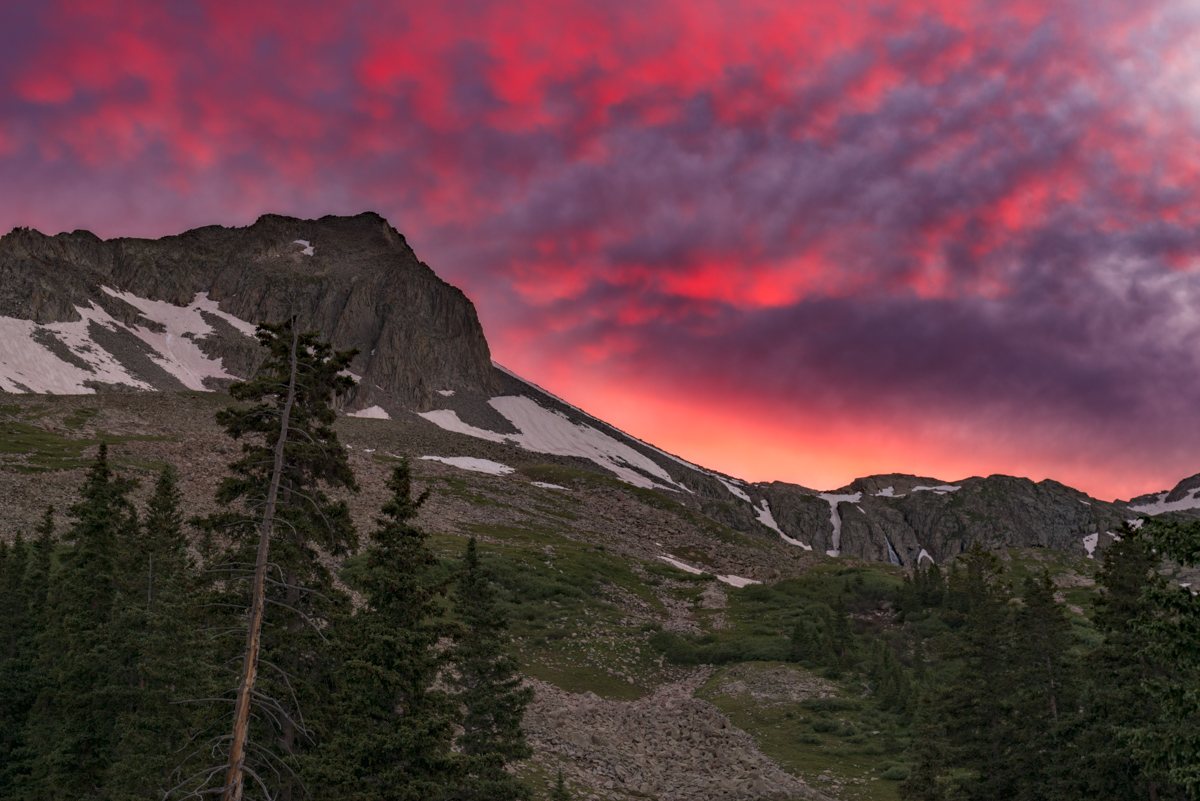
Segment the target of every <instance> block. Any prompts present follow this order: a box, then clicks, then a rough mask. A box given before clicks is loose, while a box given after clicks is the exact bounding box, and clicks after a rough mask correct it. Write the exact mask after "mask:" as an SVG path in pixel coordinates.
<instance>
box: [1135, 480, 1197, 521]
mask: <svg viewBox="0 0 1200 801" xmlns="http://www.w3.org/2000/svg"><path fill="white" fill-rule="evenodd" d="M1170 494H1171V493H1170V492H1169V491H1168V492H1160V493H1159V494H1158V500H1157V501H1155V502H1154V503H1147V504H1142V505H1141V506H1130V507H1129V508H1130V509H1131V510H1132V511H1134V512H1141V513H1142V514H1147V515H1161V514H1165V513H1167V512H1182V511H1183V510H1185V509H1200V487H1197V488H1196V489H1194V490H1192V491H1191V493H1189V494H1188V495H1186V496H1184V497H1183V498H1180V499H1179V500H1177V501H1171V502H1170V503H1168V502H1167V496H1168V495H1170Z"/></svg>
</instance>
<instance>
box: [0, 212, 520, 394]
mask: <svg viewBox="0 0 1200 801" xmlns="http://www.w3.org/2000/svg"><path fill="white" fill-rule="evenodd" d="M198 298H204V301H205V302H206V303H207V302H215V304H216V308H215V309H211V308H207V307H206V308H204V309H200V308H199V307H196V308H195V309H193V311H194V315H193V316H194V317H195V319H199V320H202V321H203V322H204V323H207V325H206V326H205V328H206V330H205V331H183V332H175V333H176V334H181V335H182V336H184V337H190V338H192V339H193V340H194V341H195V342H196V343H197V345H198V346H199V347H200V348H201V349H202V350H203V351H204V354H205V355H206V356H207V357H208V358H209V359H212V360H220V363H221V364H220V368H219V370H220V371H222V372H224V373H227V374H228V375H230V376H235V377H245V376H247V375H249V374H250V373H251V372H252V371H253V369H254V368H255V367H256V366H257V359H258V358H261V356H260V355H259V354H258V353H257V345H256V343H255V342H254V341H253V340H252V339H251V338H250V337H249V336H248V335H247V332H246V331H245V330H242V327H241V326H239V325H238V324H237V323H238V321H242V322H245V323H250V324H255V323H258V322H262V321H275V320H280V319H283V318H284V317H286V316H287V315H288V314H289V313H297V314H299V316H300V318H301V321H302V324H304V325H306V326H308V327H311V328H315V329H318V330H319V331H321V333H322V335H323V336H325V337H326V338H328V339H329V340H330V341H332V342H333V344H334V347H336V348H339V349H345V348H358V349H359V350H360V353H359V355H358V357H356V359H355V361H354V364H353V365H352V367H351V369H352V371H353V372H354V373H355V374H356V375H358V376H360V377H361V380H360V385H359V390H358V392H357V394H356V396H354V397H352V398H351V399H350V403H351V404H352V405H353V406H356V407H357V406H369V405H371V404H372V403H375V402H378V401H379V399H380V398H383V397H387V398H389V399H391V400H392V401H394V402H396V403H399V404H401V405H404V406H408V407H411V408H416V409H427V408H429V407H430V404H431V402H432V399H433V397H434V393H435V392H436V391H438V390H445V389H459V390H467V391H474V392H478V393H480V394H489V393H492V392H494V391H495V390H496V378H495V376H494V374H493V370H492V367H491V354H490V352H489V350H488V345H487V340H486V339H485V337H484V335H483V330H482V328H481V327H480V325H479V319H478V316H477V314H476V312H475V307H474V305H473V304H472V303H471V301H470V300H468V299H467V297H466V296H465V295H464V294H463V293H462V292H461V291H460V290H458V289H457V288H455V287H453V286H451V285H450V284H448V283H446V282H445V281H443V280H441V279H440V278H438V277H437V275H435V274H434V272H433V270H431V269H430V268H429V267H428V266H427V265H426V264H424V263H422V262H421V261H420V260H419V259H418V258H417V256H416V254H415V253H414V252H413V250H412V248H411V247H409V245H408V243H407V241H405V239H404V237H403V236H402V235H401V234H400V233H399V232H398V231H396V230H395V229H394V228H393V227H392V226H391V225H390V224H389V223H388V222H387V221H386V220H385V219H384V218H383V217H381V216H380V215H378V214H376V213H374V212H366V213H363V214H359V215H356V216H353V217H333V216H329V217H322V218H321V219H319V220H302V219H298V218H295V217H285V216H281V215H276V214H267V215H263V216H262V217H260V218H259V219H258V220H257V221H256V222H255V223H254V224H253V225H250V226H247V227H245V228H225V227H222V226H216V225H213V226H206V227H203V228H197V229H194V230H191V231H186V232H184V233H182V234H178V235H175V236H167V237H163V238H161V239H155V240H150V239H135V238H118V239H110V240H102V239H100V238H99V237H97V236H95V235H94V234H92V233H90V232H88V231H74V232H72V233H64V234H58V235H57V236H47V235H45V234H42V233H40V232H38V231H34V230H30V229H24V228H21V229H16V230H14V231H13V232H11V233H9V234H7V235H5V236H4V237H3V238H0V319H3V318H7V319H9V320H11V321H28V322H29V323H32V324H33V325H32V326H28V325H26V326H25V327H24V328H21V326H15V327H14V326H13V325H12V324H10V325H9V327H11V328H13V332H9V334H10V336H11V335H13V334H14V332H15V333H17V334H20V333H24V335H25V336H26V337H27V338H28V339H29V340H30V341H31V342H33V343H34V345H38V346H39V347H41V348H42V349H43V350H47V351H49V353H50V354H53V355H55V357H56V358H57V359H58V360H60V361H62V362H64V363H67V364H73V365H74V366H75V367H76V369H77V370H82V371H84V372H90V373H94V374H96V378H95V380H93V381H90V382H89V381H86V380H85V381H83V382H82V384H81V386H83V387H84V388H83V389H81V391H88V389H97V388H112V387H119V386H126V387H134V388H142V387H147V386H148V387H153V388H158V389H179V388H183V387H184V386H189V384H188V383H187V382H186V381H185V382H184V383H183V384H182V385H179V382H178V381H175V382H172V381H171V380H169V377H164V375H162V374H161V373H162V370H161V369H158V370H156V369H155V367H156V366H157V367H162V364H163V363H164V362H165V361H169V360H170V358H171V357H170V355H169V354H165V353H161V352H157V351H154V348H153V343H152V342H151V343H150V351H147V348H146V346H145V343H147V342H148V341H149V340H150V339H151V338H150V337H149V336H148V335H146V334H145V332H147V331H149V332H161V330H162V329H163V328H164V323H163V321H162V320H155V319H154V314H152V313H150V312H147V310H146V308H145V305H146V304H144V303H141V302H139V299H140V301H151V302H153V301H162V302H165V303H168V304H171V305H172V306H175V307H180V308H181V309H183V308H187V307H189V306H190V305H194V304H196V303H197V299H198ZM155 308H158V307H155ZM88 310H95V312H94V313H91V312H88ZM216 312H220V313H223V314H227V315H231V316H232V318H233V319H232V320H230V319H225V318H222V317H221V314H217V313H216ZM85 313H86V315H85ZM161 313H166V314H168V315H170V314H171V313H170V312H169V310H168V311H166V312H162V310H161V309H160V316H161ZM85 316H86V318H87V319H86V320H85ZM63 323H78V324H80V325H81V326H82V328H80V329H79V330H78V331H74V330H73V331H72V332H71V334H70V336H68V335H67V332H65V330H54V326H55V324H63ZM18 329H20V330H18ZM6 330H7V329H6ZM139 332H140V333H139ZM72 337H73V338H74V340H72ZM139 338H140V341H141V342H142V343H143V344H142V345H139V344H138V343H137V341H136V340H139ZM68 340H72V341H74V346H73V345H72V341H68ZM75 340H77V341H75ZM39 343H40V345H39ZM34 345H31V346H29V348H30V349H33V350H34V351H36V352H31V353H25V354H24V355H23V356H21V358H24V359H25V360H26V362H28V364H26V365H25V369H23V370H20V372H21V375H20V376H17V377H15V378H14V380H13V382H11V383H12V384H13V387H16V388H18V389H19V388H20V387H21V386H25V387H27V388H29V389H32V390H35V391H37V390H38V379H37V378H36V377H35V376H34V375H32V374H31V373H37V372H38V371H39V370H41V371H45V370H53V363H52V362H51V361H48V359H49V357H48V356H47V355H46V353H43V352H41V351H38V350H37V349H36V348H34ZM87 348H93V349H94V348H99V349H100V350H103V351H104V352H105V353H106V354H107V356H105V357H104V359H102V360H104V361H106V363H107V362H109V361H111V362H113V364H111V365H109V366H110V367H111V368H112V369H110V370H108V373H105V374H103V375H102V374H101V373H103V371H97V365H96V364H92V363H91V362H90V361H89V356H88V353H87V352H85V350H81V349H87ZM108 357H111V359H110V358H108ZM12 369H13V370H18V368H15V367H13V368H12ZM167 373H172V371H171V369H167ZM119 375H127V376H128V377H129V378H130V380H129V381H123V382H122V381H112V380H107V381H106V380H105V378H110V379H111V378H112V376H119ZM177 377H178V376H177ZM22 378H23V379H24V380H22ZM209 383H210V384H211V381H210V382H209ZM84 385H86V386H84ZM205 386H208V384H206V385H205ZM11 388H12V387H10V389H11ZM41 391H50V390H47V389H43V390H41Z"/></svg>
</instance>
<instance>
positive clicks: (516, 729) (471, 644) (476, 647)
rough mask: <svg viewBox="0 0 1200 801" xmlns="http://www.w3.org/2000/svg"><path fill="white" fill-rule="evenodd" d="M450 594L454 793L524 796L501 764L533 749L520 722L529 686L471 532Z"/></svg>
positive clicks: (503, 798)
mask: <svg viewBox="0 0 1200 801" xmlns="http://www.w3.org/2000/svg"><path fill="white" fill-rule="evenodd" d="M454 600H455V607H456V608H457V610H458V614H459V618H460V620H461V621H462V631H461V633H460V635H459V637H458V642H457V643H456V644H455V647H454V652H453V656H452V659H453V662H454V678H453V680H452V683H453V684H454V686H455V687H456V688H457V689H458V694H457V695H456V697H455V699H456V700H457V701H458V702H459V703H460V704H461V705H462V708H463V717H462V723H461V725H462V727H463V733H462V734H461V735H460V736H459V738H458V746H459V747H460V748H461V749H462V752H463V754H464V755H465V756H466V757H467V760H468V762H467V770H468V777H467V780H466V782H465V783H464V786H463V788H462V789H461V790H460V792H459V793H458V795H457V797H458V798H464V799H466V798H470V799H478V800H479V801H485V800H489V801H490V800H492V799H494V801H507V800H508V799H525V798H528V797H529V790H528V788H526V787H525V785H524V784H522V783H521V782H520V781H519V780H518V779H517V778H516V777H515V776H513V775H511V774H509V773H508V772H507V771H506V770H505V769H504V768H505V765H508V764H511V763H513V762H516V761H519V760H521V759H525V758H527V757H529V756H530V755H532V753H533V752H532V750H531V749H530V748H529V745H528V744H527V743H526V742H525V732H524V730H523V729H522V728H521V721H522V718H523V717H524V715H525V707H526V706H527V705H528V704H529V701H530V700H532V698H533V689H532V688H528V687H522V686H521V677H520V675H519V674H518V673H517V665H516V662H515V660H514V659H513V658H512V657H511V656H510V655H509V654H508V653H507V645H508V636H507V634H508V632H507V629H508V621H507V619H506V618H505V616H504V611H503V609H501V607H500V605H499V603H498V599H497V597H496V590H495V587H494V586H493V584H492V582H491V576H490V575H489V573H488V571H487V570H486V569H484V568H483V567H482V566H481V565H480V563H479V553H478V550H477V548H476V543H475V538H474V537H472V538H471V539H470V540H469V541H468V542H467V548H466V553H465V554H464V556H463V567H462V571H461V572H460V574H459V578H458V586H457V590H456V592H455V597H454Z"/></svg>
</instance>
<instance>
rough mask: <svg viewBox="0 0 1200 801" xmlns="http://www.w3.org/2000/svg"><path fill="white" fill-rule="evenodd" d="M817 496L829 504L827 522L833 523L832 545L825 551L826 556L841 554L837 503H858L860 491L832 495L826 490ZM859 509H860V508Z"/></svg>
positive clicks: (839, 517)
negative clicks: (851, 493)
mask: <svg viewBox="0 0 1200 801" xmlns="http://www.w3.org/2000/svg"><path fill="white" fill-rule="evenodd" d="M817 497H818V498H822V499H824V500H825V501H826V502H827V503H828V504H829V522H830V523H832V524H833V547H832V548H831V549H829V550H828V551H826V552H825V554H826V555H827V556H841V554H842V516H841V515H839V514H838V504H839V503H842V502H843V501H846V502H848V503H858V502H860V501H861V500H862V493H861V492H856V493H854V494H853V495H833V494H831V493H828V492H822V493H820V494H819V495H818V496H817ZM859 511H862V510H861V509H860V510H859Z"/></svg>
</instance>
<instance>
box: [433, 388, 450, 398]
mask: <svg viewBox="0 0 1200 801" xmlns="http://www.w3.org/2000/svg"><path fill="white" fill-rule="evenodd" d="M437 393H438V394H439V395H441V396H442V397H443V398H449V397H451V396H453V395H454V390H452V389H439V390H438V391H437Z"/></svg>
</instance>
